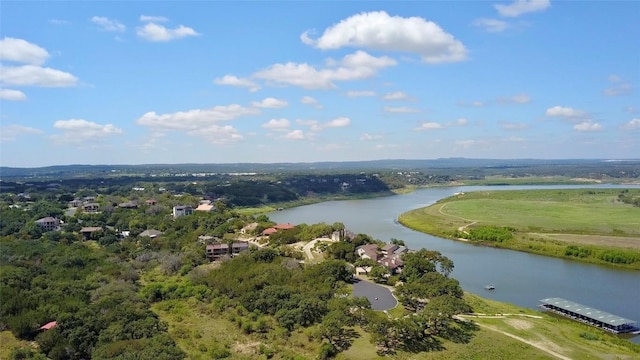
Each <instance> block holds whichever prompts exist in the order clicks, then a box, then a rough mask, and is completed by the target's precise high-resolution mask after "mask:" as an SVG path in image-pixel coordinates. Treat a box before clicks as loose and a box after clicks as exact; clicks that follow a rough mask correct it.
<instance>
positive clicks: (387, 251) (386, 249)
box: [382, 244, 398, 255]
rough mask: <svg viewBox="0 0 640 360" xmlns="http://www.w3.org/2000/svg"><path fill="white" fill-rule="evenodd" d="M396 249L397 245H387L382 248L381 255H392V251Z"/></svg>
mask: <svg viewBox="0 0 640 360" xmlns="http://www.w3.org/2000/svg"><path fill="white" fill-rule="evenodd" d="M397 249H398V245H396V244H387V245H385V246H383V247H382V254H384V255H389V254H393V252H394V251H396V250H397Z"/></svg>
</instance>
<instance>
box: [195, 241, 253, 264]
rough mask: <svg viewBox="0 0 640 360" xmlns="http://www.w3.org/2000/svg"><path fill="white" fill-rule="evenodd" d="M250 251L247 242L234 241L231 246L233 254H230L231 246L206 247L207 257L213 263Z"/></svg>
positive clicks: (222, 244) (218, 244)
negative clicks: (225, 257)
mask: <svg viewBox="0 0 640 360" xmlns="http://www.w3.org/2000/svg"><path fill="white" fill-rule="evenodd" d="M247 250H249V243H248V242H246V241H234V242H233V244H232V245H231V253H229V244H224V243H215V244H209V245H207V247H206V251H205V255H206V256H207V258H208V259H209V260H211V261H216V260H219V259H221V258H222V257H224V256H227V255H229V256H232V257H233V256H236V255H238V254H240V253H241V252H243V251H247Z"/></svg>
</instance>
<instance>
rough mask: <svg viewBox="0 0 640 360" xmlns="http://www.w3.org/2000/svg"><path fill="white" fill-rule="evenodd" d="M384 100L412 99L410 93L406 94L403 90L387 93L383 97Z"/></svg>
mask: <svg viewBox="0 0 640 360" xmlns="http://www.w3.org/2000/svg"><path fill="white" fill-rule="evenodd" d="M382 99H383V100H408V99H410V97H409V95H407V94H405V93H404V92H402V91H396V92H391V93H387V94H385V95H384V96H383V97H382Z"/></svg>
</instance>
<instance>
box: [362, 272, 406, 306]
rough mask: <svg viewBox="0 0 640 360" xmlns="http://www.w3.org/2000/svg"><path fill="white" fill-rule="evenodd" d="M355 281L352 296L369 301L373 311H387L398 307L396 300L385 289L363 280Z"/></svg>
mask: <svg viewBox="0 0 640 360" xmlns="http://www.w3.org/2000/svg"><path fill="white" fill-rule="evenodd" d="M356 281H357V282H356V283H354V284H353V296H355V297H366V298H367V299H369V302H370V303H371V308H372V309H373V310H389V309H393V308H394V307H396V305H398V300H396V298H395V297H393V294H392V293H391V290H389V289H387V288H386V287H384V286H380V285H378V284H374V283H372V282H368V281H365V280H357V279H356Z"/></svg>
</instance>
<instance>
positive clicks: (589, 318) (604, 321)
mask: <svg viewBox="0 0 640 360" xmlns="http://www.w3.org/2000/svg"><path fill="white" fill-rule="evenodd" d="M540 302H541V304H540V307H541V308H542V309H544V310H548V311H551V312H554V313H556V314H559V315H562V316H565V317H568V318H570V319H573V320H576V321H580V322H582V323H585V324H588V325H591V326H595V327H599V328H601V329H603V330H606V331H609V332H612V333H614V334H621V333H634V332H637V331H638V330H640V328H638V326H637V323H636V321H634V320H631V319H626V318H623V317H620V316H617V315H613V314H610V313H608V312H604V311H601V310H598V309H594V308H591V307H588V306H585V305H582V304H578V303H576V302H573V301H569V300H565V299H563V298H548V299H542V300H540Z"/></svg>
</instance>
